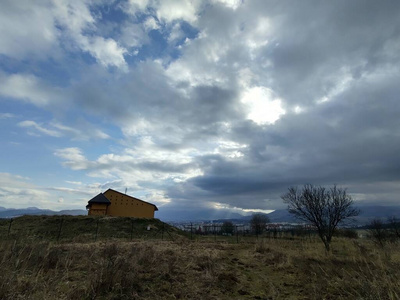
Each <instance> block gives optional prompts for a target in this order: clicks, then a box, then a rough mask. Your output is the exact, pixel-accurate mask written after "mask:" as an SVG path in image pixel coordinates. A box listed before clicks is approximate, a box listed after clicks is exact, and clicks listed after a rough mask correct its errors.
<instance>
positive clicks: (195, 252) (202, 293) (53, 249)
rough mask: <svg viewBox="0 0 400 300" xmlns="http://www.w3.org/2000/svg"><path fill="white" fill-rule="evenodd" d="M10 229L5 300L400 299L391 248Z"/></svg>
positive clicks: (156, 224) (77, 223)
mask: <svg viewBox="0 0 400 300" xmlns="http://www.w3.org/2000/svg"><path fill="white" fill-rule="evenodd" d="M9 226H10V220H7V219H6V220H0V235H1V239H0V299H5V300H7V299H10V300H11V299H45V300H46V299H143V300H145V299H149V300H150V299H152V300H153V299H199V300H200V299H272V300H275V299H285V300H286V299H399V298H400V251H399V247H398V244H395V243H393V244H391V243H388V244H386V245H385V247H384V248H381V247H377V246H376V245H375V244H373V243H372V242H371V241H370V240H368V239H346V238H340V237H335V239H334V241H333V242H332V253H330V254H329V255H327V254H326V253H325V251H324V247H323V245H322V243H321V242H320V241H319V240H318V239H315V238H310V237H305V238H295V239H273V238H271V239H268V238H265V237H264V238H263V237H260V238H259V239H258V240H256V239H255V237H253V238H251V239H243V240H242V241H241V242H240V243H235V242H232V241H229V240H228V239H226V240H219V241H218V240H217V241H216V242H214V239H210V238H209V237H207V236H198V237H197V238H196V239H195V240H194V241H192V240H190V239H189V238H185V234H184V233H182V232H181V231H179V230H178V229H175V228H172V227H170V226H169V225H167V224H165V223H163V222H161V221H159V220H157V219H133V218H110V217H90V216H81V217H72V216H63V217H60V216H51V217H50V216H24V217H20V218H16V219H14V220H13V221H12V222H11V228H10V233H8V229H9ZM60 226H61V227H60ZM148 226H150V227H151V228H152V229H151V230H147V228H148ZM60 228H61V234H60V237H59V239H58V235H59V232H60ZM163 228H164V240H162V229H163ZM167 230H168V232H170V234H171V236H172V237H173V239H170V238H169V235H168V234H167V233H166V232H167ZM96 232H97V238H96ZM131 235H132V238H131ZM165 237H168V240H167V239H166V238H165ZM57 239H58V241H57Z"/></svg>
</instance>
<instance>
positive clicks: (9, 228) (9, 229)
mask: <svg viewBox="0 0 400 300" xmlns="http://www.w3.org/2000/svg"><path fill="white" fill-rule="evenodd" d="M12 221H13V219H12V218H11V219H10V225H8V235H10V231H11V223H12Z"/></svg>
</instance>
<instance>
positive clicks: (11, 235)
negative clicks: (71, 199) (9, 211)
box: [0, 215, 184, 242]
mask: <svg viewBox="0 0 400 300" xmlns="http://www.w3.org/2000/svg"><path fill="white" fill-rule="evenodd" d="M182 234H184V233H183V232H181V231H180V230H178V229H177V228H175V227H172V226H170V225H168V224H166V223H164V222H161V221H160V220H158V219H137V218H128V217H94V216H65V215H64V216H44V215H40V216H28V215H25V216H22V217H17V218H13V219H0V238H2V239H22V240H24V239H29V240H64V241H72V242H88V241H93V240H99V239H112V238H118V239H127V240H130V239H137V238H140V239H141V238H162V237H164V235H165V238H172V236H173V235H182Z"/></svg>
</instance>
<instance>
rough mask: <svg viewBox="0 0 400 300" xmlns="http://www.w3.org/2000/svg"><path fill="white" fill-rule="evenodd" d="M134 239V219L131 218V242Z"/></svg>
mask: <svg viewBox="0 0 400 300" xmlns="http://www.w3.org/2000/svg"><path fill="white" fill-rule="evenodd" d="M132 237H133V219H132V218H131V241H132Z"/></svg>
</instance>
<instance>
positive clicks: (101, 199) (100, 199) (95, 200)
mask: <svg viewBox="0 0 400 300" xmlns="http://www.w3.org/2000/svg"><path fill="white" fill-rule="evenodd" d="M93 203H104V204H107V205H110V204H111V202H110V200H108V199H107V197H106V196H104V195H103V193H100V194H98V195H97V196H96V197H93V198H92V199H90V200H89V202H88V205H90V204H93Z"/></svg>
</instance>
